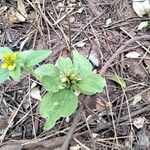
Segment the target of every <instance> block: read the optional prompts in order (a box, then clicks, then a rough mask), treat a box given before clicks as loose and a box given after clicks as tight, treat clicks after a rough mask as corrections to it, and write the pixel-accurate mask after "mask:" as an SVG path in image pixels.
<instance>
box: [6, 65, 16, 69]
mask: <svg viewBox="0 0 150 150" xmlns="http://www.w3.org/2000/svg"><path fill="white" fill-rule="evenodd" d="M15 67H16V64H13V65H9V66H8V69H9V70H14V69H15Z"/></svg>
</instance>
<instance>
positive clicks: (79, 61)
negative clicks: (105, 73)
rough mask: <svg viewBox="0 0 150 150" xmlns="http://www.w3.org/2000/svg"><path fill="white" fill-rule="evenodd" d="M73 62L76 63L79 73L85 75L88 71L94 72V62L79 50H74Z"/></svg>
mask: <svg viewBox="0 0 150 150" xmlns="http://www.w3.org/2000/svg"><path fill="white" fill-rule="evenodd" d="M73 63H74V65H75V68H77V70H78V73H79V74H80V75H82V76H85V75H86V74H87V73H91V72H92V68H93V67H92V64H91V63H90V62H89V60H88V59H86V58H85V57H84V56H83V55H81V54H80V53H78V52H77V51H73Z"/></svg>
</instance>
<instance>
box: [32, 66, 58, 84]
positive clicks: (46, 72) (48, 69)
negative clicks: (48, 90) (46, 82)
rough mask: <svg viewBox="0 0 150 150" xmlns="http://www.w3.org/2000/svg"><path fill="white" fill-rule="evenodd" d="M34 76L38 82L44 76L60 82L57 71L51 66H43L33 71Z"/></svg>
mask: <svg viewBox="0 0 150 150" xmlns="http://www.w3.org/2000/svg"><path fill="white" fill-rule="evenodd" d="M35 74H36V75H37V79H38V80H40V81H41V80H42V78H43V77H44V76H50V77H52V78H56V79H59V80H60V72H59V69H58V68H57V67H56V66H55V65H53V64H45V65H42V66H40V67H38V68H37V69H35Z"/></svg>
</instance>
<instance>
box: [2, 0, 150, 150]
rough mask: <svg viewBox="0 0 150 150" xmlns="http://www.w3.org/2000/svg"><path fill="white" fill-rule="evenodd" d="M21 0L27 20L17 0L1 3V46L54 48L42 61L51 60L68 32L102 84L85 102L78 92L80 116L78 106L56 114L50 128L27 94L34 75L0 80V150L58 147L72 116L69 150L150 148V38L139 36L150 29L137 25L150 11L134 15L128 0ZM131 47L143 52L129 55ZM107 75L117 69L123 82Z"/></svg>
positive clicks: (66, 41) (62, 49) (61, 49)
mask: <svg viewBox="0 0 150 150" xmlns="http://www.w3.org/2000/svg"><path fill="white" fill-rule="evenodd" d="M19 1H22V2H23V4H24V5H23V6H24V7H25V10H26V13H27V19H26V20H21V19H20V18H18V16H17V15H16V12H19V13H20V14H21V13H24V12H20V11H19V10H20V9H19V8H18V3H19V2H18V1H17V0H1V2H0V46H7V47H9V48H11V49H12V50H14V51H18V50H20V51H23V50H29V49H34V50H36V49H51V50H52V51H53V53H52V55H51V56H50V57H49V58H48V59H47V60H45V61H44V62H42V63H48V62H51V63H55V61H56V60H57V58H58V57H59V56H61V55H66V53H67V51H68V50H69V48H70V44H69V42H70V37H71V47H72V49H75V50H78V51H79V52H80V53H82V54H84V55H85V56H89V59H90V61H91V62H92V63H93V66H94V67H95V69H96V70H97V72H100V74H102V75H103V77H105V79H106V81H107V86H106V88H105V90H104V91H103V92H102V93H101V94H97V95H94V96H91V97H90V98H88V99H87V100H86V101H82V99H83V98H82V97H83V96H81V97H79V100H80V103H81V105H84V108H83V109H82V110H81V111H80V117H78V120H79V121H77V120H75V119H74V117H75V116H77V113H75V114H73V115H72V116H71V117H70V118H69V119H68V118H66V119H63V118H62V119H60V120H59V121H58V122H57V124H56V125H55V127H54V128H53V129H52V130H50V131H43V125H44V119H43V118H41V117H40V115H39V111H38V104H39V100H37V99H35V98H33V97H31V96H30V89H31V85H32V84H33V83H37V82H36V80H35V79H34V78H33V77H32V76H30V75H29V74H26V73H24V74H23V75H22V77H21V81H20V82H19V83H16V82H14V81H12V80H9V81H7V82H5V83H4V84H3V85H0V97H1V98H0V139H1V141H2V142H1V144H0V150H41V149H42V150H55V149H58V150H59V149H61V146H62V145H64V141H65V140H68V139H67V138H69V136H67V135H68V132H69V131H70V129H71V128H73V124H74V121H76V123H75V131H74V134H73V137H72V135H71V140H69V141H70V145H69V148H68V149H71V150H82V149H83V150H84V149H85V150H127V149H129V150H130V149H131V150H132V149H133V150H146V149H147V150H148V149H150V143H149V139H150V87H149V86H150V52H149V47H150V43H149V41H150V40H148V39H146V38H144V36H146V35H149V34H150V30H149V28H143V29H142V30H137V27H138V25H139V23H140V22H141V21H142V20H150V18H149V17H147V16H145V17H143V18H140V17H138V16H137V15H136V13H135V12H134V11H133V8H132V1H131V0H64V1H63V0H19ZM23 6H22V7H23ZM68 20H69V21H68ZM140 36H142V37H143V38H142V39H139V40H133V41H132V42H130V43H129V44H128V43H127V45H126V46H125V47H124V49H123V50H122V51H120V52H119V53H118V54H117V55H115V56H114V54H115V53H116V51H117V50H118V49H119V47H121V46H123V45H124V43H126V42H127V41H129V40H130V39H134V38H135V37H140ZM131 51H132V52H133V51H134V52H136V53H138V54H140V57H137V58H128V57H126V54H128V53H129V52H131ZM113 56H114V57H113ZM112 57H113V58H112ZM132 57H133V56H132ZM110 59H112V60H111V61H110V63H109V64H108V66H106V63H107V62H108V61H109V60H110ZM104 66H105V67H106V68H104ZM112 75H118V76H120V77H121V78H122V79H123V80H124V81H125V83H126V87H125V88H123V87H121V86H120V85H119V84H117V83H115V82H113V81H112V80H110V76H112ZM36 86H37V87H38V88H39V89H40V91H41V94H42V93H43V89H42V88H41V87H40V85H38V83H37V85H36ZM77 112H78V111H77ZM79 118H80V119H79ZM72 122H73V123H72ZM70 127H71V128H70Z"/></svg>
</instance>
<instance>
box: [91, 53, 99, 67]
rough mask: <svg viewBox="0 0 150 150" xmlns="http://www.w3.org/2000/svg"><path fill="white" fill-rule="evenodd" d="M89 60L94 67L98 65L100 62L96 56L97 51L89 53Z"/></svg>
mask: <svg viewBox="0 0 150 150" xmlns="http://www.w3.org/2000/svg"><path fill="white" fill-rule="evenodd" d="M89 60H90V61H91V62H92V64H93V65H94V66H96V67H98V66H99V64H100V61H99V58H98V56H97V53H96V52H95V51H91V53H90V55H89Z"/></svg>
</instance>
